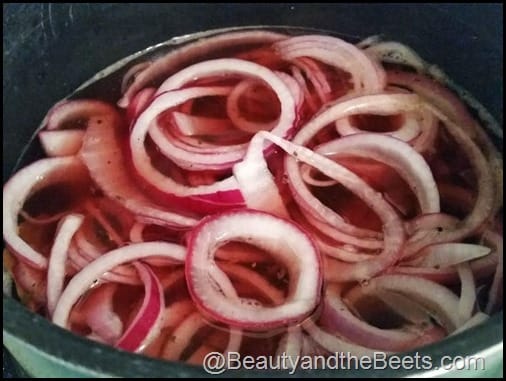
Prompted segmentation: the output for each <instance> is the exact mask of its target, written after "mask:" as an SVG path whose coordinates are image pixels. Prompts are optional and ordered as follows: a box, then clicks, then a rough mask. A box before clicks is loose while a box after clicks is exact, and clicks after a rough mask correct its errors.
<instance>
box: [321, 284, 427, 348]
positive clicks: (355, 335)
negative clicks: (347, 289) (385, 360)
mask: <svg viewBox="0 0 506 381" xmlns="http://www.w3.org/2000/svg"><path fill="white" fill-rule="evenodd" d="M340 294H341V290H340V287H339V286H335V285H333V286H330V287H328V288H327V290H326V292H325V299H324V304H323V306H324V307H323V311H322V314H321V317H320V323H321V325H322V326H323V327H324V328H325V329H326V331H328V332H331V333H337V334H339V335H340V336H341V337H343V338H346V339H347V340H348V341H351V342H353V343H355V344H359V345H363V346H365V347H368V348H375V349H381V350H387V351H403V350H408V349H411V348H415V347H417V346H418V345H420V341H423V342H426V341H425V340H426V339H427V338H428V339H429V340H430V339H431V338H432V337H431V335H430V328H431V327H426V328H422V327H418V329H417V330H410V329H409V328H410V327H402V328H400V329H399V328H398V329H380V328H377V327H374V326H373V325H370V324H369V323H367V322H366V321H363V320H361V319H360V318H358V317H356V316H355V315H354V314H353V313H352V312H351V311H350V310H349V309H348V307H347V306H346V304H345V303H344V302H343V300H342V299H341V295H340ZM434 339H435V338H434Z"/></svg>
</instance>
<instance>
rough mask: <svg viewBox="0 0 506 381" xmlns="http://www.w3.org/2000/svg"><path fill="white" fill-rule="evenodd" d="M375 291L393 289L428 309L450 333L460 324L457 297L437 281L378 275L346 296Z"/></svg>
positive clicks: (373, 292) (350, 296)
mask: <svg viewBox="0 0 506 381" xmlns="http://www.w3.org/2000/svg"><path fill="white" fill-rule="evenodd" d="M377 290H383V291H390V292H396V293H399V294H402V295H405V296H408V297H410V298H411V299H412V300H415V301H416V302H417V303H418V304H420V305H421V306H422V307H423V308H425V309H426V310H427V311H428V312H430V314H431V315H432V316H433V317H434V318H435V319H436V321H437V322H438V323H439V324H440V325H441V326H443V328H445V330H446V331H447V332H453V331H454V330H455V329H456V328H457V327H459V325H460V319H459V316H458V310H459V299H458V298H457V296H456V295H455V294H454V293H453V292H452V291H450V290H449V289H448V288H446V287H444V286H441V285H440V284H438V283H435V282H431V281H429V280H426V279H422V278H418V277H413V276H407V275H381V276H379V277H377V278H374V279H370V280H369V281H368V282H367V283H364V284H361V285H359V286H355V287H354V288H353V289H351V290H350V291H349V293H347V294H346V295H345V297H346V298H348V297H349V298H354V296H353V294H354V293H357V292H358V293H366V294H372V295H374V294H375V293H376V292H377Z"/></svg>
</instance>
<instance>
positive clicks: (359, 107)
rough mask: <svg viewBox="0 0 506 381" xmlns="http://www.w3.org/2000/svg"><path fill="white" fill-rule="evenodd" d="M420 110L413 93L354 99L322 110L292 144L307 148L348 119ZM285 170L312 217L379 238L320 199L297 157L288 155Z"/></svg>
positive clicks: (418, 102)
mask: <svg viewBox="0 0 506 381" xmlns="http://www.w3.org/2000/svg"><path fill="white" fill-rule="evenodd" d="M419 107H420V98H419V97H418V96H416V95H412V94H377V95H366V96H360V97H355V98H351V99H349V100H345V101H341V102H338V103H336V104H334V105H332V106H329V107H328V108H326V109H324V110H322V111H321V112H320V113H319V114H317V115H316V116H315V117H314V118H313V119H312V120H311V121H309V122H308V123H307V124H306V125H305V126H303V127H302V128H301V130H300V131H299V132H298V133H297V134H296V135H295V137H294V138H293V139H292V142H293V144H297V145H301V146H304V145H306V144H308V143H309V142H310V140H311V139H312V138H313V137H314V136H315V135H316V134H317V133H318V132H319V131H320V130H322V129H323V128H324V127H325V126H327V125H329V124H331V123H333V122H335V121H336V120H338V119H341V118H344V117H347V116H351V115H355V114H368V113H369V114H377V115H391V114H398V113H403V112H408V111H413V110H416V109H418V108H419ZM336 165H337V164H336ZM285 170H286V174H287V176H288V183H289V186H290V189H291V191H292V194H293V197H294V199H295V201H296V202H297V204H298V205H299V206H300V207H301V208H302V209H304V210H305V211H306V212H307V213H308V214H310V215H311V216H313V217H314V218H316V219H319V220H321V221H325V222H326V223H327V224H329V225H332V226H334V227H335V228H337V229H339V230H341V231H343V232H344V233H347V234H351V235H355V236H360V237H375V236H377V232H372V231H370V230H367V229H360V228H358V227H356V226H353V225H350V224H347V223H346V222H345V221H344V220H343V218H342V217H341V216H339V215H338V214H336V213H335V212H334V211H333V210H331V209H330V208H328V207H326V206H325V205H323V204H322V203H321V202H320V201H319V200H318V199H316V198H315V197H314V196H313V195H312V194H311V191H310V190H309V188H308V187H307V186H306V184H305V183H304V180H303V179H302V176H301V174H300V171H299V168H298V162H297V158H296V157H292V155H288V156H287V158H286V159H285ZM343 185H344V184H343Z"/></svg>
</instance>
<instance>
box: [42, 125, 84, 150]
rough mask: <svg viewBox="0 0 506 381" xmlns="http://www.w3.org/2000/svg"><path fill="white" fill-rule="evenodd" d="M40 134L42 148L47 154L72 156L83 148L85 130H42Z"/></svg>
mask: <svg viewBox="0 0 506 381" xmlns="http://www.w3.org/2000/svg"><path fill="white" fill-rule="evenodd" d="M38 136H39V139H40V144H41V145H42V149H43V150H44V152H45V153H46V155H47V156H49V157H55V156H72V155H75V154H77V153H78V152H79V150H80V149H81V146H82V144H83V137H84V131H82V130H62V131H41V132H39V135H38Z"/></svg>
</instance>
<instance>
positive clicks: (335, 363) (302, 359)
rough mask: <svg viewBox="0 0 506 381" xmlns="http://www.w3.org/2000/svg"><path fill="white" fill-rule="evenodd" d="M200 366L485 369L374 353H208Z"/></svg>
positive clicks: (473, 363)
mask: <svg viewBox="0 0 506 381" xmlns="http://www.w3.org/2000/svg"><path fill="white" fill-rule="evenodd" d="M203 367H204V369H205V371H206V372H207V373H209V374H222V373H224V372H226V371H227V370H239V369H241V370H260V371H261V370H264V371H267V370H285V371H288V372H289V373H290V374H294V373H295V372H296V371H297V370H316V369H321V370H359V369H363V370H382V369H391V370H401V369H402V370H419V371H428V370H476V371H484V370H485V359H484V358H482V357H469V356H468V357H463V356H456V357H451V356H443V357H442V358H441V361H440V362H438V364H435V363H434V361H433V360H432V358H431V357H430V356H427V355H424V356H422V355H420V354H419V353H418V352H416V353H415V354H414V355H411V356H406V355H390V356H388V355H387V354H386V353H384V352H375V353H374V355H373V356H360V357H359V356H356V355H352V354H351V353H349V352H336V353H334V354H332V355H327V356H319V355H315V356H290V355H287V354H286V353H283V354H280V355H276V356H243V355H241V354H240V353H238V352H228V353H226V354H223V353H221V352H211V353H209V354H207V356H206V357H205V358H204V362H203Z"/></svg>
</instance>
